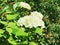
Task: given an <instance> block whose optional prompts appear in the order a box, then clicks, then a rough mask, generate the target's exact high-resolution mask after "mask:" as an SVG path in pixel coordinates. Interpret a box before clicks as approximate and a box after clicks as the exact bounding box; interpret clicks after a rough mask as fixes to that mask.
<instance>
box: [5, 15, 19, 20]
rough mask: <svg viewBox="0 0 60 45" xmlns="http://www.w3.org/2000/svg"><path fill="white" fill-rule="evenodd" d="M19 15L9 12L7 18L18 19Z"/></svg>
mask: <svg viewBox="0 0 60 45" xmlns="http://www.w3.org/2000/svg"><path fill="white" fill-rule="evenodd" d="M17 16H18V15H17V14H12V15H11V14H8V15H6V18H7V20H13V19H16V17H17Z"/></svg>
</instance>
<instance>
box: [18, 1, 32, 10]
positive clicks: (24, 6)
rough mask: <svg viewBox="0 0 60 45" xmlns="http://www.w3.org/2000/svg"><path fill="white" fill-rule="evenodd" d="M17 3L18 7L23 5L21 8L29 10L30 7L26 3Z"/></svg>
mask: <svg viewBox="0 0 60 45" xmlns="http://www.w3.org/2000/svg"><path fill="white" fill-rule="evenodd" d="M19 5H20V7H23V8H26V9H29V10H31V7H30V5H29V4H28V3H25V2H20V4H19Z"/></svg>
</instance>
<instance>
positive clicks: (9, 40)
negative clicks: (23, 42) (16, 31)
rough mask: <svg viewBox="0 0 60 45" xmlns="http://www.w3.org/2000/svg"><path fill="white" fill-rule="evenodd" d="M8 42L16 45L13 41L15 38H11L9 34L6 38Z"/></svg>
mask: <svg viewBox="0 0 60 45" xmlns="http://www.w3.org/2000/svg"><path fill="white" fill-rule="evenodd" d="M7 40H8V42H9V43H11V44H12V45H16V44H17V43H16V42H15V40H14V39H13V38H12V36H10V37H9V38H8V39H7Z"/></svg>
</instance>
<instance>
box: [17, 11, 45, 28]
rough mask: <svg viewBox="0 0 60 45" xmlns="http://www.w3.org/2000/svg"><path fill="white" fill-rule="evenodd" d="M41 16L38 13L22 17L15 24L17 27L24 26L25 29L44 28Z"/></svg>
mask: <svg viewBox="0 0 60 45" xmlns="http://www.w3.org/2000/svg"><path fill="white" fill-rule="evenodd" d="M42 18H43V15H42V14H41V13H39V12H32V13H31V15H29V16H28V15H27V16H24V17H22V18H20V19H19V20H18V22H17V24H18V26H23V25H24V26H25V27H29V28H32V27H35V28H36V27H38V26H41V28H45V25H44V21H43V20H42Z"/></svg>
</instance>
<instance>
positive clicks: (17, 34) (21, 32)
mask: <svg viewBox="0 0 60 45" xmlns="http://www.w3.org/2000/svg"><path fill="white" fill-rule="evenodd" d="M16 36H28V33H26V32H25V29H23V28H20V30H19V31H17V33H16Z"/></svg>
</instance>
